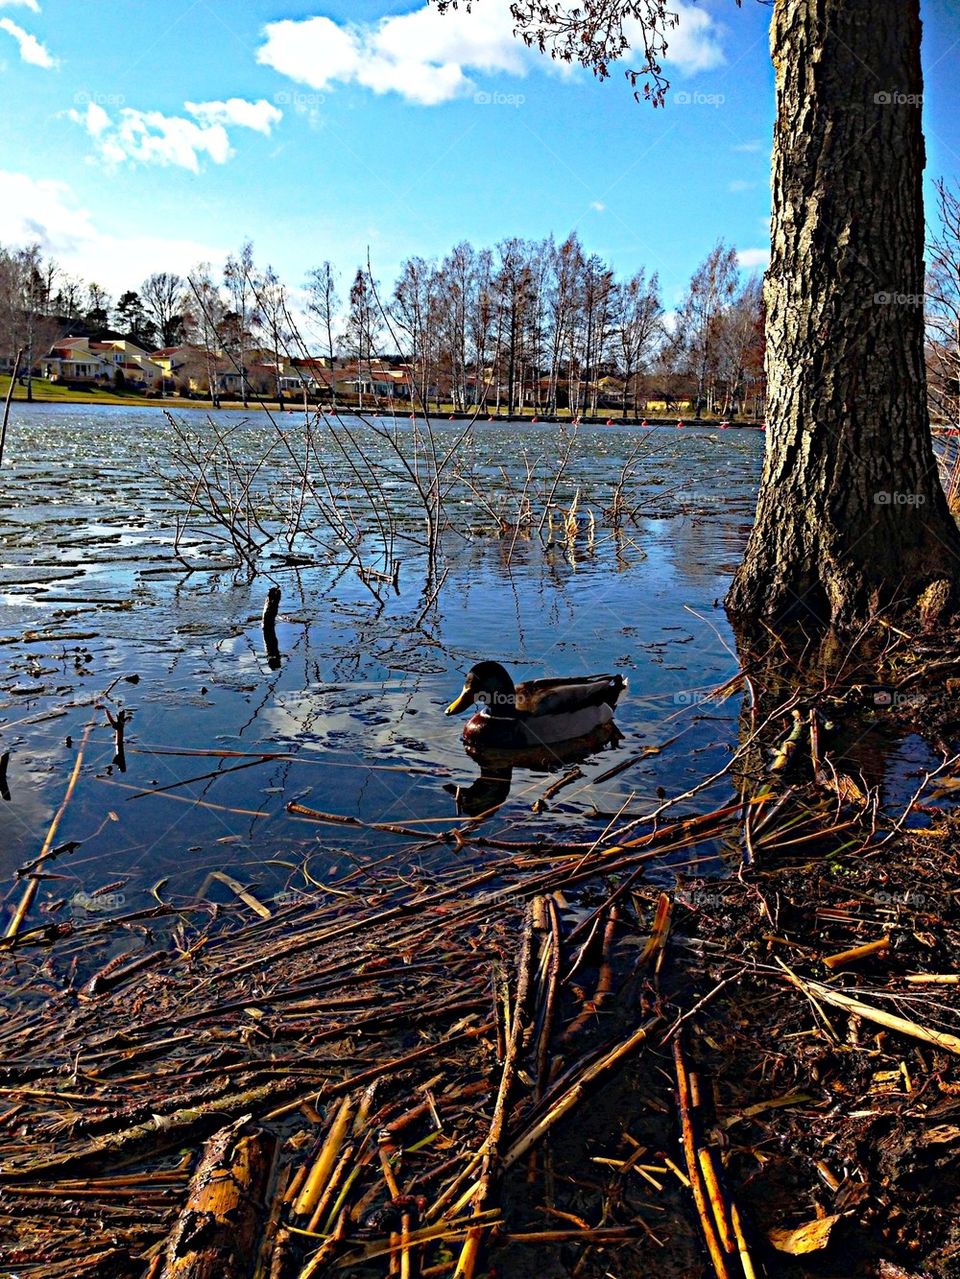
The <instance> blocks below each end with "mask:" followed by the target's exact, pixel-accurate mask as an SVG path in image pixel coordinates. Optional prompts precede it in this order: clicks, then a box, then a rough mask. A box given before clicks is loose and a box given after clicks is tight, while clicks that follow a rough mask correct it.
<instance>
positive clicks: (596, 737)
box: [443, 722, 623, 819]
mask: <svg viewBox="0 0 960 1279" xmlns="http://www.w3.org/2000/svg"><path fill="white" fill-rule="evenodd" d="M622 740H623V734H622V733H621V732H620V729H619V728H617V726H616V724H614V723H613V722H608V723H606V724H599V725H598V726H597V727H596V728H595V729H594V730H593V731H592V732H590V733H587V734H585V735H584V736H583V737H576V738H573V739H572V740H570V741H567V742H557V743H555V744H554V745H552V746H527V747H522V748H519V749H516V750H502V749H501V750H495V749H493V748H490V747H477V746H473V745H470V744H469V743H467V744H465V746H464V749H465V751H466V753H467V754H468V755H469V756H470V758H471V759H473V760H475V761H476V762H477V763H478V764H479V765H480V776H479V777H477V778H475V779H474V780H473V781H472V782H471V783H470V785H469V786H457V785H455V784H454V783H453V782H448V783H446V784H445V785H444V788H443V789H444V790H445V791H447V793H448V794H450V795H452V796H453V797H454V800H455V802H456V806H457V816H458V817H470V818H474V819H477V818H483V817H487V816H490V815H491V814H492V813H494V812H496V810H497V809H498V808H499V807H500V805H501V804H503V803H504V801H505V800H506V799H507V797H508V796H509V794H510V787H511V785H512V782H513V770H514V769H515V768H520V769H526V770H528V771H529V772H535V773H550V772H553V771H554V770H556V769H558V768H560V767H561V766H563V765H565V764H580V763H582V762H583V761H584V760H585V759H588V758H589V757H590V756H591V755H595V754H597V753H598V752H599V751H602V750H605V749H606V748H607V747H612V746H616V745H617V743H618V742H620V741H622Z"/></svg>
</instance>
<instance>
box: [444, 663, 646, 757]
mask: <svg viewBox="0 0 960 1279" xmlns="http://www.w3.org/2000/svg"><path fill="white" fill-rule="evenodd" d="M625 687H626V680H625V679H624V678H623V676H622V675H583V676H579V677H571V676H562V677H561V678H559V679H533V680H526V681H525V682H524V683H522V684H516V685H515V684H514V682H513V680H512V679H511V678H510V675H509V674H508V672H507V671H506V669H505V668H504V667H503V666H501V665H500V663H499V662H479V663H478V664H477V665H476V666H474V667H473V668H472V669H471V670H470V671H469V672H468V674H467V678H466V680H465V681H464V684H463V690H462V692H461V693H460V696H459V697H457V698H455V699H454V701H452V702H451V703H450V705H449V706H448V707H447V709H446V712H445V713H446V714H447V715H459V714H460V713H461V711H465V710H466V709H467V707H468V706H472V705H473V704H474V703H475V702H479V703H481V709H480V710H479V711H477V712H476V713H475V714H473V715H471V717H470V719H468V720H467V722H466V724H465V725H464V729H463V741H464V743H465V745H466V746H467V747H468V748H471V747H472V748H473V749H478V748H493V749H497V750H525V749H529V748H530V747H538V746H548V745H551V744H554V743H557V742H568V741H572V740H573V739H574V738H578V737H585V736H586V735H587V734H589V733H592V732H593V731H594V730H595V729H597V728H599V727H600V725H601V724H609V723H610V721H611V720H612V719H613V712H614V707H615V706H616V704H617V700H618V699H619V697H620V694H621V693H622V692H623V690H624V688H625Z"/></svg>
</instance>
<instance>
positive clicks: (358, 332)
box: [345, 267, 380, 408]
mask: <svg viewBox="0 0 960 1279" xmlns="http://www.w3.org/2000/svg"><path fill="white" fill-rule="evenodd" d="M379 332H380V311H379V307H378V305H377V298H376V291H375V289H374V286H373V281H372V280H371V278H370V275H369V273H368V272H367V271H365V270H364V269H363V268H362V267H361V268H360V270H358V271H357V274H356V276H355V277H354V281H353V284H352V285H351V286H350V310H349V312H348V314H347V331H346V334H345V341H346V344H347V349H348V350H349V352H350V354H351V355H352V356H353V357H354V359H355V360H356V362H357V397H358V402H359V406H360V408H363V382H364V374H366V379H367V381H368V382H372V381H373V352H374V346H375V343H376V339H377V336H378V334H379Z"/></svg>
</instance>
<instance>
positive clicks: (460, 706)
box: [444, 688, 473, 715]
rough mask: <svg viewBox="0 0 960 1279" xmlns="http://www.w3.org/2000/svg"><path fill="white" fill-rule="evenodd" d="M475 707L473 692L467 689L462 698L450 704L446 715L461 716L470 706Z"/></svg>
mask: <svg viewBox="0 0 960 1279" xmlns="http://www.w3.org/2000/svg"><path fill="white" fill-rule="evenodd" d="M472 705H473V690H472V689H469V688H465V689H464V690H463V692H462V693H461V694H460V696H459V697H458V698H457V699H456V701H453V702H451V703H450V705H449V706H448V707H447V709H446V710H445V711H444V714H445V715H459V714H460V712H461V711H465V710H466V709H467V707H468V706H472Z"/></svg>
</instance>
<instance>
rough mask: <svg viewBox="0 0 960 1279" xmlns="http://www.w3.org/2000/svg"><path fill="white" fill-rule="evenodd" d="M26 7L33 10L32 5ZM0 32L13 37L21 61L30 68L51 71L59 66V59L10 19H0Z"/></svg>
mask: <svg viewBox="0 0 960 1279" xmlns="http://www.w3.org/2000/svg"><path fill="white" fill-rule="evenodd" d="M28 7H29V8H32V9H35V6H34V5H28ZM0 31H6V33H7V35H9V36H13V38H14V40H16V42H17V44H18V45H19V46H20V57H21V59H22V60H23V61H24V62H29V63H30V65H31V66H33V67H43V68H45V69H46V70H53V69H55V68H56V67H58V66H59V65H60V59H59V58H55V57H54V56H53V54H52V53H51V52H50V50H49V49H48V48H47V47H46V45H44V44H41V42H40V41H39V40H38V39H37V37H36V36H33V35H31V34H30V32H29V31H24V29H23V27H18V26H17V24H16V23H15V22H14V21H13V19H12V18H0Z"/></svg>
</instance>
